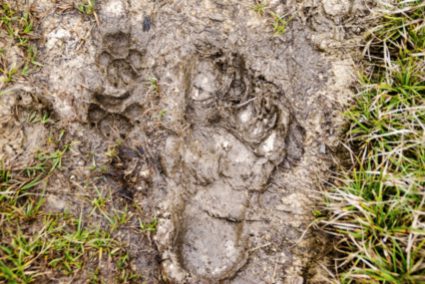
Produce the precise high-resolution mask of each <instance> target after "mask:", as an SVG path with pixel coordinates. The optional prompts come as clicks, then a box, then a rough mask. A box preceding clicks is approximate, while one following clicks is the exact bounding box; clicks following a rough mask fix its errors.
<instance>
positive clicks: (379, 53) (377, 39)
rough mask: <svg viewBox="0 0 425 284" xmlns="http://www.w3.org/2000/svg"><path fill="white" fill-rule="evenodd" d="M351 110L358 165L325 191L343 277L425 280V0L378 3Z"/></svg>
mask: <svg viewBox="0 0 425 284" xmlns="http://www.w3.org/2000/svg"><path fill="white" fill-rule="evenodd" d="M377 11H379V14H378V15H375V18H374V23H375V24H374V25H375V26H374V27H373V28H372V29H370V31H369V32H368V33H367V34H366V44H365V46H366V49H365V50H366V56H365V60H364V70H365V71H364V72H363V74H364V75H363V76H362V78H361V92H360V93H359V94H358V96H356V98H355V102H354V107H352V108H351V109H350V110H349V111H347V113H346V117H347V121H348V125H349V127H348V130H347V134H346V137H345V139H344V140H345V143H346V145H348V146H349V147H350V148H351V154H352V161H353V164H354V165H353V167H352V168H351V169H348V170H344V173H343V175H342V177H341V178H338V180H337V181H336V182H335V188H334V190H332V191H331V192H330V193H329V194H327V200H326V201H327V207H326V211H327V213H328V215H327V217H326V219H324V220H322V222H323V224H324V225H325V228H326V229H327V230H328V231H329V233H330V234H332V235H334V236H336V237H337V242H336V244H335V248H336V251H337V253H338V254H339V256H338V259H337V261H336V268H337V271H336V272H337V278H338V280H339V281H340V282H342V283H400V284H402V283H425V63H424V62H425V58H424V57H425V2H423V1H392V2H391V3H390V2H387V5H385V6H384V7H380V9H379V10H378V9H377Z"/></svg>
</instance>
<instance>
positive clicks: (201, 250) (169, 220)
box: [0, 0, 366, 283]
mask: <svg viewBox="0 0 425 284" xmlns="http://www.w3.org/2000/svg"><path fill="white" fill-rule="evenodd" d="M254 4H255V1H248V0H243V1H240V0H238V1H236V0H235V1H233V0H206V1H188V0H181V1H165V0H163V1H154V0H146V1H141V0H103V1H98V3H97V17H98V23H96V22H95V21H94V19H88V18H87V17H86V16H82V15H81V14H79V13H77V12H75V11H67V10H65V11H64V10H61V9H59V8H58V5H59V4H54V3H52V2H50V1H34V3H33V5H35V7H36V9H38V11H39V12H40V13H41V14H44V18H43V21H42V24H41V27H40V31H39V33H40V35H41V38H42V41H43V42H42V44H40V49H41V50H40V51H41V59H40V61H41V62H42V63H43V64H44V67H43V68H42V70H41V71H40V72H39V73H37V74H35V75H34V76H33V77H32V80H33V83H32V85H31V86H26V87H25V88H23V87H19V86H18V87H15V89H14V91H13V92H8V93H7V94H5V95H4V96H3V97H2V103H1V104H0V111H1V115H2V117H1V118H2V121H0V123H2V124H1V126H2V131H1V134H0V155H1V156H0V157H1V158H3V159H12V158H17V157H18V158H19V157H21V156H22V157H24V156H25V155H29V154H30V153H31V149H35V148H37V147H38V146H40V145H42V143H43V140H44V139H45V135H44V134H43V133H44V131H45V130H44V129H42V126H40V127H41V128H40V129H38V128H37V129H35V128H34V127H33V126H31V127H32V128H31V127H30V126H28V127H27V126H20V127H16V123H19V119H18V120H17V121H16V122H13V123H12V122H10V121H11V120H13V119H12V117H13V109H14V108H16V107H17V106H18V105H21V104H23V102H22V100H21V99H19V98H22V99H24V100H26V99H25V97H29V95H28V93H33V94H38V95H37V98H40V97H42V98H43V99H42V100H44V101H46V103H45V105H49V108H50V111H51V112H53V113H54V114H55V116H56V118H57V120H58V122H57V123H58V125H57V127H58V126H60V127H62V128H63V129H65V130H66V133H67V134H66V135H67V139H68V140H69V141H73V143H72V144H71V154H70V156H69V157H68V158H67V161H66V162H64V170H63V171H62V172H63V174H62V175H60V176H58V177H57V182H54V183H52V184H51V186H50V187H51V188H50V189H49V194H50V198H49V199H48V201H49V202H48V204H47V206H48V207H49V208H51V210H64V209H68V210H71V211H72V210H77V208H78V210H79V209H80V208H82V207H83V208H85V204H87V196H93V194H94V193H93V185H94V186H95V187H96V188H97V189H99V190H100V191H101V192H103V193H105V195H107V194H109V195H108V196H109V197H110V198H111V200H110V201H109V202H110V204H109V206H110V208H113V209H117V208H118V209H123V208H130V209H129V210H130V211H131V212H132V214H133V215H134V216H137V218H135V219H140V220H155V219H157V220H158V228H157V232H156V233H155V234H154V235H152V234H143V233H140V232H138V231H135V230H132V227H133V226H136V225H137V224H136V223H134V224H129V225H128V226H126V227H124V228H121V229H120V230H119V231H118V235H119V236H120V237H121V239H122V240H123V242H125V243H126V244H127V245H128V247H129V248H130V252H131V259H132V266H133V268H134V269H135V270H136V271H138V272H141V273H143V275H144V277H145V279H146V280H147V281H148V283H157V282H160V281H165V282H167V281H168V282H170V283H218V282H220V283H321V281H324V279H325V278H326V273H325V272H323V271H322V268H321V265H319V263H322V264H326V261H327V260H326V257H325V255H326V251H327V245H326V239H324V238H323V237H322V236H321V234H320V233H319V232H316V231H314V230H311V229H309V224H310V223H311V221H312V220H313V218H314V217H313V214H312V211H313V210H314V208H315V206H316V205H317V203H318V200H320V195H318V189H319V188H320V187H321V185H322V184H323V182H324V181H325V180H326V179H327V177H328V175H329V173H330V168H331V166H332V159H331V153H332V151H334V150H335V146H336V141H337V136H338V132H339V129H340V126H341V118H340V110H341V109H342V108H343V107H344V105H345V104H346V103H347V101H348V100H349V98H350V96H352V92H351V90H350V87H351V85H352V83H353V78H354V76H353V71H352V59H351V55H350V54H351V48H352V47H353V46H354V45H355V44H356V34H358V33H359V32H360V30H358V27H357V26H356V19H358V18H359V17H360V16H362V15H363V14H364V13H366V10H365V5H364V4H363V3H361V2H360V1H349V0H342V1H329V0H323V1H314V0H311V1H308V0H305V1H302V0H301V1H299V0H298V1H295V0H288V1H270V2H269V5H268V8H267V9H269V10H270V11H273V12H275V13H276V14H278V15H285V19H286V20H287V21H288V26H287V30H286V32H285V33H284V34H283V35H281V36H277V35H274V34H273V33H274V32H273V18H271V17H268V16H266V15H265V16H261V15H259V14H257V13H255V12H254V11H253V9H252V6H253V5H254ZM62 5H63V4H62ZM344 47H346V48H344ZM39 104H42V102H41V101H40V99H37V103H35V102H33V103H29V105H31V107H33V108H43V107H45V106H43V105H41V106H39ZM12 145H13V146H12ZM37 145H38V146H37ZM15 148H16V149H15ZM19 159H20V158H19ZM89 185H92V186H89ZM87 210H88V209H87ZM111 210H112V209H111ZM87 215H90V214H89V212H88V211H87ZM93 220H94V221H93V222H95V221H96V220H97V219H93ZM99 222H100V221H99Z"/></svg>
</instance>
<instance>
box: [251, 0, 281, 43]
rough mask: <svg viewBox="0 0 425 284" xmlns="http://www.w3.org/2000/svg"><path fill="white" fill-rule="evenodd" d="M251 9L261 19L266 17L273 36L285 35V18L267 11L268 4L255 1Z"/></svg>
mask: <svg viewBox="0 0 425 284" xmlns="http://www.w3.org/2000/svg"><path fill="white" fill-rule="evenodd" d="M251 9H252V11H254V12H255V13H256V14H258V15H259V16H261V17H264V16H267V17H268V20H269V22H271V26H272V28H273V32H274V35H275V36H281V35H283V34H285V32H286V28H287V27H288V20H287V19H286V18H285V16H282V15H279V14H277V13H275V12H273V11H269V10H270V8H269V4H268V3H267V2H266V1H255V4H254V5H252V6H251Z"/></svg>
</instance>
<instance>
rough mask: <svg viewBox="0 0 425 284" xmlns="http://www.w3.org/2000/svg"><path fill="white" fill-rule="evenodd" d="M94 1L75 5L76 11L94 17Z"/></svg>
mask: <svg viewBox="0 0 425 284" xmlns="http://www.w3.org/2000/svg"><path fill="white" fill-rule="evenodd" d="M95 6H96V0H83V1H82V2H81V3H78V4H77V6H76V7H77V10H78V11H80V13H82V14H85V15H89V16H90V15H94V13H95Z"/></svg>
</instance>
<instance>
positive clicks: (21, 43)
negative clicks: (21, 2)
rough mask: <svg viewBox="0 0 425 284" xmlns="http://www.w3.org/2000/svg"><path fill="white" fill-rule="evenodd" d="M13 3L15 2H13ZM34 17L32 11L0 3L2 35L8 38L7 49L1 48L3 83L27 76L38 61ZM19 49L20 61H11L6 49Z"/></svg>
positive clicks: (0, 68)
mask: <svg viewBox="0 0 425 284" xmlns="http://www.w3.org/2000/svg"><path fill="white" fill-rule="evenodd" d="M12 3H13V2H12ZM34 19H35V17H34V16H33V15H32V13H31V11H30V10H29V9H28V10H24V11H22V10H18V9H15V8H14V6H13V4H10V3H8V2H4V3H2V4H0V36H4V37H5V38H4V39H6V37H7V38H8V41H9V44H7V45H6V47H7V49H1V50H0V73H2V76H0V81H1V82H2V84H8V83H11V82H14V81H15V80H16V78H17V77H18V76H27V75H28V74H29V71H30V68H31V67H32V66H39V65H40V63H38V62H37V61H36V57H37V48H36V46H35V44H34V43H33V41H34V38H35V37H34V31H33V29H34ZM14 49H15V50H18V51H19V52H18V53H19V62H11V61H10V57H13V56H11V55H10V54H7V53H6V50H14Z"/></svg>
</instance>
